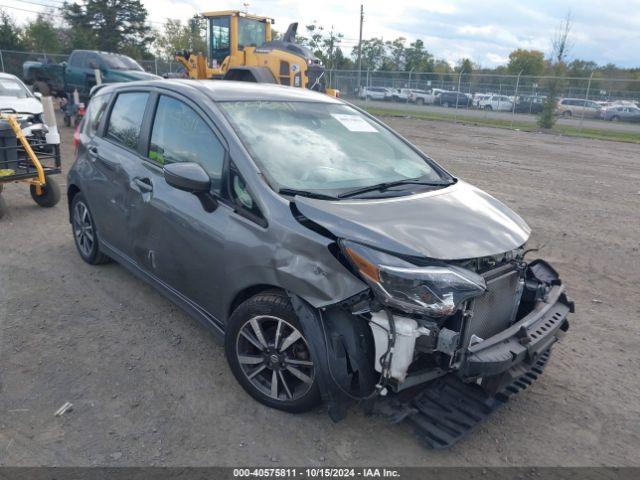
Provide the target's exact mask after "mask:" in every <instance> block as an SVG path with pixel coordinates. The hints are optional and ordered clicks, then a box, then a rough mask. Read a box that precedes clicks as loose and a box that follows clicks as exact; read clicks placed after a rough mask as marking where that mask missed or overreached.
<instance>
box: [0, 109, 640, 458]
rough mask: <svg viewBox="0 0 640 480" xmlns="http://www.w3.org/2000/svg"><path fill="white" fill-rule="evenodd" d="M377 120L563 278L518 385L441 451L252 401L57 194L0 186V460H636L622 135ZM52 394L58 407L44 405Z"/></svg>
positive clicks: (196, 331) (636, 309) (634, 312)
mask: <svg viewBox="0 0 640 480" xmlns="http://www.w3.org/2000/svg"><path fill="white" fill-rule="evenodd" d="M389 122H390V123H391V124H392V125H393V126H394V127H395V128H396V129H398V130H399V131H400V132H401V133H403V134H404V135H406V136H407V137H409V138H410V139H411V140H412V141H414V142H415V143H417V144H418V145H419V146H420V147H421V148H423V150H424V151H426V152H428V153H429V154H431V155H432V156H433V157H434V158H435V159H437V160H438V161H440V162H441V163H442V164H443V165H444V166H446V167H447V168H449V169H451V170H453V171H454V172H455V173H456V174H458V175H460V176H461V177H462V178H464V179H466V180H468V181H470V182H472V183H474V184H475V185H477V186H479V187H481V188H483V189H486V190H488V191H489V192H490V193H492V194H494V195H495V196H497V197H498V198H499V199H501V200H503V201H505V202H506V203H507V204H509V205H510V206H511V207H513V208H514V209H515V210H516V211H518V212H519V213H520V214H521V215H522V216H523V217H524V218H525V219H526V220H527V221H528V222H529V223H530V225H531V226H532V228H533V230H534V232H535V235H534V237H533V239H532V242H531V243H532V244H533V245H538V244H543V243H544V244H545V246H544V248H543V250H542V253H543V255H544V256H545V257H546V258H547V259H549V260H550V261H551V262H552V263H553V264H554V265H555V266H556V267H557V268H558V269H559V271H560V273H561V275H562V277H563V278H564V280H565V281H566V283H567V284H568V286H569V289H570V293H571V294H572V295H573V297H574V298H575V300H576V304H577V310H578V311H577V313H576V314H575V315H573V316H572V318H571V319H570V320H571V329H570V332H569V334H568V335H567V336H566V338H565V340H564V342H563V343H561V344H559V345H558V346H557V347H556V348H555V350H554V354H553V356H552V358H551V361H550V364H549V366H548V368H547V370H546V373H545V374H544V375H543V376H542V378H541V380H540V381H539V382H537V383H536V384H535V385H534V386H533V387H532V388H531V389H530V390H528V391H526V392H525V393H524V394H522V395H520V396H519V397H517V398H515V399H514V400H512V401H511V402H510V403H509V404H508V405H507V407H506V408H504V409H503V410H501V411H499V412H497V413H496V414H495V415H494V416H493V417H492V418H491V419H490V420H489V422H488V423H486V424H485V425H483V426H482V427H481V429H480V430H478V431H477V432H475V433H474V434H473V435H472V436H471V437H470V438H468V439H467V440H466V441H464V442H462V443H461V444H459V445H457V446H456V447H455V448H453V449H451V450H448V451H429V450H425V449H423V448H422V446H421V445H420V444H418V442H417V441H416V440H415V439H414V437H413V436H412V435H411V433H410V431H409V430H408V429H406V428H404V427H398V426H392V425H388V424H387V423H386V422H385V421H384V420H382V419H377V418H367V417H364V416H363V415H362V414H361V413H359V411H358V410H357V409H353V411H352V412H351V414H350V415H349V417H348V418H347V419H346V420H345V421H343V422H341V423H339V424H333V423H332V422H331V420H330V419H329V417H328V416H327V415H326V414H325V413H324V412H322V411H317V412H313V413H309V414H305V415H299V416H293V415H288V414H285V413H281V412H277V411H274V410H269V409H267V408H265V407H263V406H261V405H259V404H258V403H256V402H255V401H253V400H252V399H251V398H250V397H248V396H247V395H246V394H245V393H244V392H243V391H242V390H241V388H240V387H239V386H238V385H237V384H236V382H235V380H234V379H233V377H232V375H231V373H230V371H229V369H228V368H227V364H226V361H225V359H224V355H223V349H222V347H221V346H219V345H218V344H217V343H216V341H215V340H214V338H213V337H212V336H211V335H209V334H208V333H207V332H205V331H204V330H203V329H202V328H200V327H199V326H198V325H197V324H196V323H195V322H193V321H192V320H190V319H189V318H188V317H187V316H186V315H184V314H182V313H181V312H180V311H179V310H178V309H177V308H176V307H174V306H173V305H172V304H170V303H169V302H168V301H166V300H165V299H164V298H162V297H161V296H160V295H159V294H157V293H156V292H155V291H154V290H152V289H151V288H150V287H148V286H146V285H145V284H143V283H142V282H140V281H139V280H137V279H136V278H134V277H133V276H132V275H130V274H129V273H127V272H126V271H125V270H124V269H123V268H121V267H119V266H118V265H115V264H112V265H106V266H103V267H90V266H89V265H86V264H85V263H83V262H82V261H81V260H80V257H79V256H78V255H77V254H76V252H75V249H74V246H73V242H72V238H71V231H70V228H69V225H68V223H67V212H66V205H65V201H64V199H63V201H62V202H61V203H60V205H58V206H57V207H56V208H54V209H51V210H44V209H41V208H39V207H37V206H35V204H34V203H33V202H32V201H31V199H30V197H29V195H28V192H27V190H26V189H25V188H24V187H23V186H19V185H9V186H8V187H7V188H6V189H5V193H4V195H5V198H6V200H7V203H8V204H9V207H10V214H9V215H8V216H7V217H5V218H4V219H2V220H0V246H1V249H2V250H1V253H0V259H1V260H0V365H1V366H0V463H1V464H3V465H146V464H154V465H237V464H266V465H270V466H278V465H292V464H293V465H303V464H315V465H334V464H342V465H344V464H351V465H354V464H355V465H365V466H366V465H371V464H374V465H640V457H639V456H638V452H639V451H640V400H639V399H640V375H639V373H638V368H639V366H640V321H639V318H640V287H639V286H638V285H639V284H640V273H639V272H640V251H639V238H640V147H638V146H637V145H632V144H625V143H613V142H604V141H591V140H585V139H570V138H561V137H554V136H549V135H544V134H531V133H522V132H513V131H507V130H499V129H492V128H484V127H468V126H464V125H453V124H449V123H437V122H426V121H416V120H403V119H390V120H389ZM64 133H65V134H64V140H65V141H66V142H67V143H66V146H65V160H66V166H67V167H68V166H69V165H70V161H71V156H72V154H71V147H70V143H71V133H70V131H66V132H64ZM59 179H60V182H61V183H64V177H62V176H61V177H59ZM67 401H70V402H71V403H73V411H71V412H69V413H67V414H65V415H64V416H62V417H55V416H54V412H55V411H56V410H57V409H58V407H60V406H61V405H62V404H63V403H65V402H67Z"/></svg>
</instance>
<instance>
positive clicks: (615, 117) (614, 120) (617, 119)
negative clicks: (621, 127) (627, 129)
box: [611, 115, 620, 122]
mask: <svg viewBox="0 0 640 480" xmlns="http://www.w3.org/2000/svg"><path fill="white" fill-rule="evenodd" d="M611 121H612V122H619V121H620V117H619V116H617V115H614V116H613V117H611Z"/></svg>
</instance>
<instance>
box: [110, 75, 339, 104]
mask: <svg viewBox="0 0 640 480" xmlns="http://www.w3.org/2000/svg"><path fill="white" fill-rule="evenodd" d="M134 85H139V86H142V85H144V86H149V87H157V88H166V89H168V90H173V91H176V92H178V93H187V92H189V91H190V90H194V89H195V90H198V91H199V92H201V93H203V94H204V95H206V96H207V97H209V98H210V99H211V100H213V101H214V102H227V101H252V100H254V101H255V100H265V101H269V100H272V101H291V102H321V103H342V102H341V101H340V100H337V99H335V98H333V97H330V96H328V95H325V94H323V93H319V92H314V91H312V90H308V89H304V88H295V87H285V86H283V85H276V84H269V83H253V82H237V81H229V80H187V79H164V80H149V81H142V82H127V83H119V84H114V85H113V86H111V85H109V86H107V85H105V87H104V90H105V91H106V90H111V89H115V88H118V87H130V86H134Z"/></svg>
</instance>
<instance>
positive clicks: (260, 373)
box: [236, 315, 315, 401]
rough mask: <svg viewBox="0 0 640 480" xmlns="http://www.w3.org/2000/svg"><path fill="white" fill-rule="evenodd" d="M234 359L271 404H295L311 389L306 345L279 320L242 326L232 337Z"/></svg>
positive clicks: (269, 318)
mask: <svg viewBox="0 0 640 480" xmlns="http://www.w3.org/2000/svg"><path fill="white" fill-rule="evenodd" d="M236 356H237V359H238V363H239V364H240V368H241V370H242V372H243V373H244V375H245V376H246V378H247V379H248V380H249V382H251V385H252V386H253V387H255V388H256V389H257V390H259V391H260V392H262V393H263V394H264V395H267V396H269V397H270V398H273V399H275V400H280V401H293V400H297V399H299V398H301V397H303V396H304V395H305V394H306V393H307V392H308V391H309V389H310V388H311V387H312V385H313V382H314V377H315V368H314V365H313V362H312V361H311V354H310V351H309V345H308V344H307V341H306V340H305V338H304V336H303V335H302V333H301V332H300V330H298V329H297V328H296V327H295V326H293V325H292V324H291V323H289V322H287V321H286V320H283V319H282V318H279V317H274V316H270V315H259V316H255V317H253V318H251V319H249V320H248V321H247V322H245V324H244V325H243V326H242V327H241V328H240V330H239V332H238V335H237V337H236Z"/></svg>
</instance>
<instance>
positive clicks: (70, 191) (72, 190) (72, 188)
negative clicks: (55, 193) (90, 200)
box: [67, 183, 81, 223]
mask: <svg viewBox="0 0 640 480" xmlns="http://www.w3.org/2000/svg"><path fill="white" fill-rule="evenodd" d="M80 192H81V190H80V188H79V187H78V186H77V185H76V184H75V183H70V184H69V186H68V187H67V210H68V211H69V223H71V204H72V203H73V199H74V197H75V196H76V195H77V194H78V193H80Z"/></svg>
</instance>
